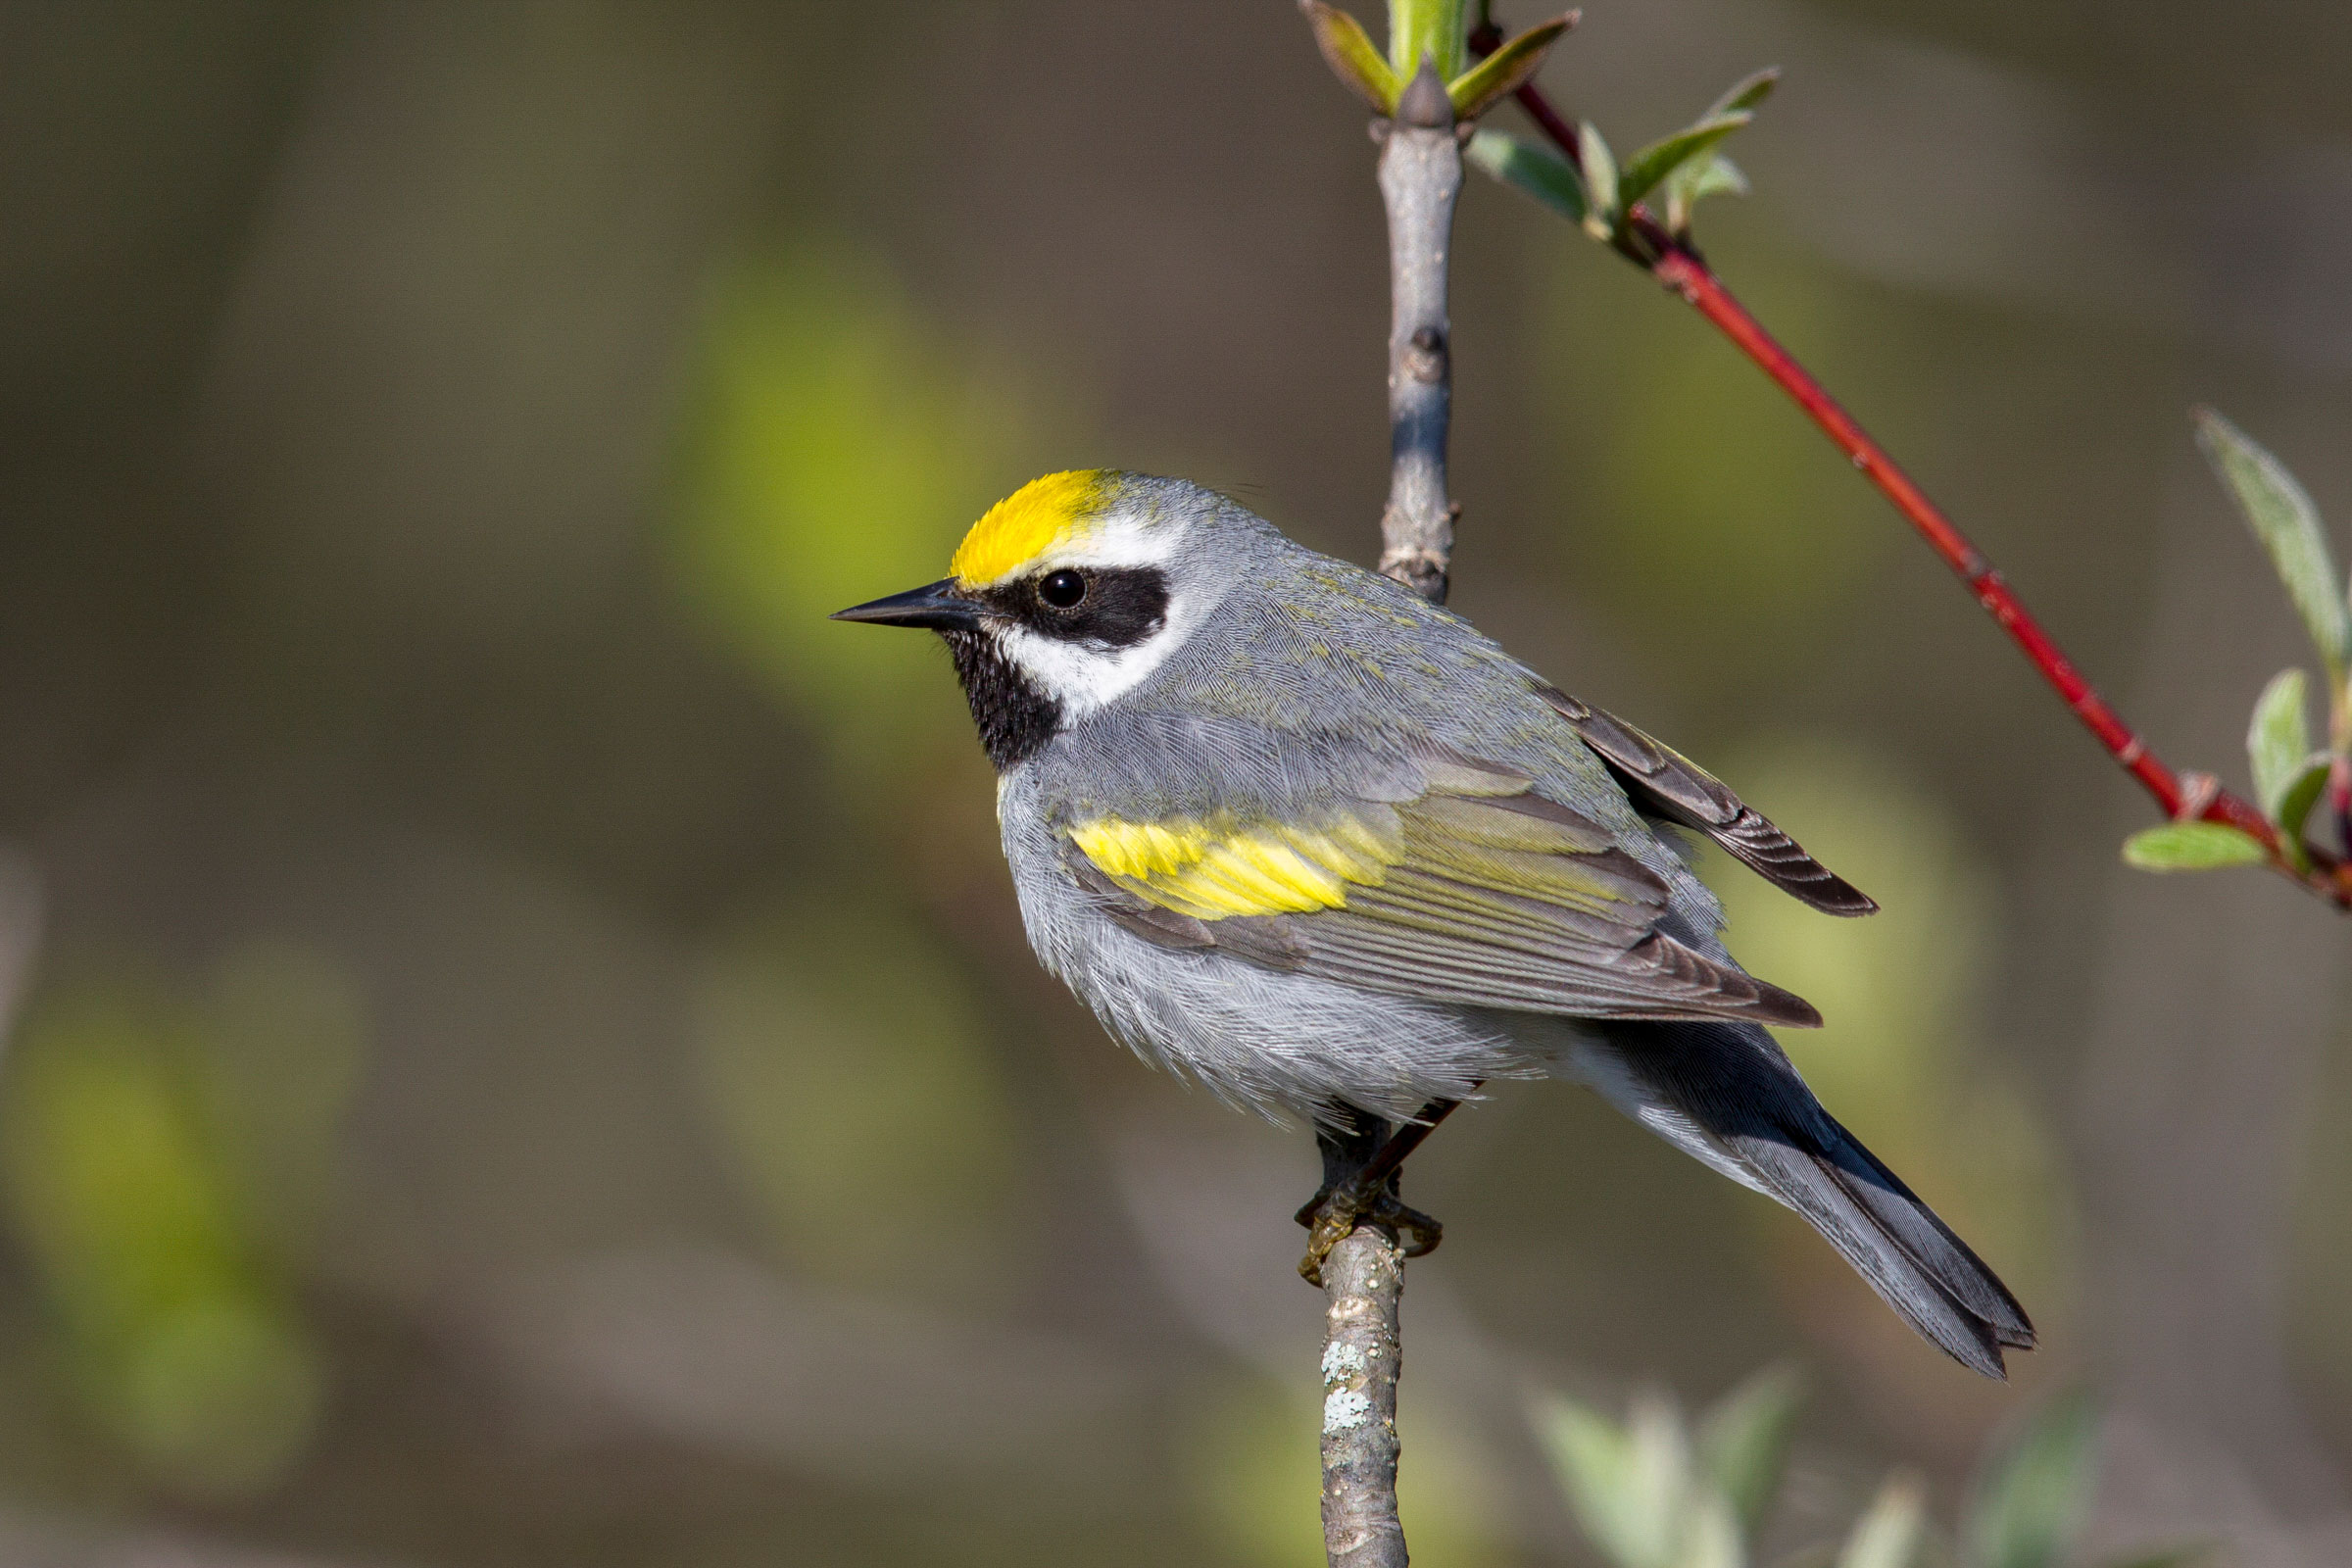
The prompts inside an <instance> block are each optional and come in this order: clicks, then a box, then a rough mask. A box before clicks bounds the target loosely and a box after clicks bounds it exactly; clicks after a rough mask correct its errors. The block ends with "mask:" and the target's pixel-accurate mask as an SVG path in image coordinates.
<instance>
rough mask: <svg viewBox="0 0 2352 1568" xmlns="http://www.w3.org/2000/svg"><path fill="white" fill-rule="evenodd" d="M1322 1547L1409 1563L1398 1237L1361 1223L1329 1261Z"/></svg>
mask: <svg viewBox="0 0 2352 1568" xmlns="http://www.w3.org/2000/svg"><path fill="white" fill-rule="evenodd" d="M1323 1291H1324V1296H1325V1299H1327V1300H1328V1301H1329V1302H1330V1305H1329V1307H1328V1308H1327V1309H1326V1310H1325V1313H1324V1326H1323V1550H1324V1553H1325V1554H1326V1555H1327V1556H1328V1557H1329V1558H1330V1559H1331V1568H1405V1552H1404V1526H1403V1525H1402V1524H1400V1523H1399V1522H1398V1521H1397V1369H1398V1362H1399V1360H1400V1359H1401V1357H1402V1355H1403V1352H1404V1342H1403V1339H1402V1337H1401V1335H1400V1332H1399V1330H1398V1328H1397V1298H1398V1297H1400V1296H1401V1295H1403V1293H1404V1270H1403V1258H1402V1256H1401V1255H1400V1253H1399V1251H1398V1249H1397V1239H1396V1238H1395V1237H1393V1236H1391V1235H1389V1233H1388V1232H1386V1231H1384V1230H1381V1229H1379V1228H1378V1227H1377V1226H1372V1225H1365V1226H1360V1227H1358V1228H1357V1229H1356V1231H1355V1232H1354V1233H1353V1234H1351V1235H1349V1236H1348V1237H1346V1238H1344V1239H1343V1240H1342V1241H1341V1242H1340V1244H1339V1245H1338V1246H1337V1247H1334V1248H1333V1249H1332V1250H1331V1255H1330V1256H1329V1257H1327V1258H1325V1259H1324V1260H1323Z"/></svg>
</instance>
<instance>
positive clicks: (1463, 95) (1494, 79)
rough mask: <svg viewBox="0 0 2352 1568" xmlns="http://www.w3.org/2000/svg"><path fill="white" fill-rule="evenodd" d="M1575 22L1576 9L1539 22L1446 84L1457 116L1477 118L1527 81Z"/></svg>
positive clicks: (1459, 118) (1459, 117)
mask: <svg viewBox="0 0 2352 1568" xmlns="http://www.w3.org/2000/svg"><path fill="white" fill-rule="evenodd" d="M1574 25H1576V13H1575V12H1573V11H1571V12H1569V13H1567V14H1566V15H1564V16H1558V17H1554V18H1552V20H1551V21H1549V22H1541V23H1538V24H1537V25H1534V26H1532V27H1530V28H1528V29H1527V30H1526V31H1525V32H1523V33H1521V34H1519V36H1518V37H1516V38H1513V39H1511V40H1510V41H1509V42H1507V43H1505V44H1503V45H1502V47H1501V48H1499V49H1496V50H1495V52H1494V53H1493V54H1491V55H1489V56H1487V58H1486V59H1484V60H1482V61H1480V62H1479V63H1478V64H1477V65H1476V66H1473V67H1472V68H1471V69H1470V70H1469V71H1468V72H1466V73H1463V74H1462V75H1461V76H1459V77H1457V78H1456V79H1455V80H1454V81H1453V82H1452V83H1451V84H1450V85H1449V86H1447V87H1446V96H1447V97H1449V98H1451V99H1452V100H1453V117H1454V119H1456V120H1476V119H1477V118H1478V117H1479V116H1481V115H1483V114H1485V113H1486V112H1487V111H1488V110H1489V109H1492V108H1493V107H1494V106H1495V104H1496V103H1498V102H1500V101H1501V100H1502V99H1504V98H1506V97H1508V96H1509V95H1510V94H1512V93H1515V92H1517V91H1518V90H1519V89H1520V88H1521V87H1522V86H1524V85H1526V83H1527V78H1528V77H1530V76H1532V75H1534V74H1535V73H1536V72H1537V71H1538V70H1539V69H1540V68H1541V67H1542V66H1543V64H1544V55H1546V54H1547V53H1549V52H1550V50H1551V46H1552V44H1553V42H1554V41H1555V40H1557V39H1558V37H1559V36H1560V34H1561V33H1563V32H1566V31H1567V30H1568V29H1569V28H1570V27H1572V26H1574Z"/></svg>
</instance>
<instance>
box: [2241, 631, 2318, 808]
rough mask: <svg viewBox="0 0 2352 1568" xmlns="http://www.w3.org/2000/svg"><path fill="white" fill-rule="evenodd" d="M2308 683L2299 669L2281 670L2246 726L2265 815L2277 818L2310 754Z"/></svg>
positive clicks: (2256, 788) (2256, 703)
mask: <svg viewBox="0 0 2352 1568" xmlns="http://www.w3.org/2000/svg"><path fill="white" fill-rule="evenodd" d="M2304 690H2305V682H2304V679H2303V672H2302V671H2301V670H2299V669H2282V670H2280V671H2279V672H2278V674H2276V675H2273V676H2272V677H2271V683H2270V684H2269V685H2268V686H2265V687H2264V688H2263V689H2262V695H2261V696H2260V697H2258V698H2256V699H2255V700H2254V719H2253V722H2252V723H2251V724H2249V725H2248V726H2247V727H2246V760H2247V761H2248V762H2249V763H2251V764H2252V766H2253V770H2254V799H2255V800H2257V801H2259V802H2261V803H2262V811H2263V814H2264V815H2265V816H2267V817H2269V818H2270V819H2271V820H2272V821H2274V822H2276V821H2278V809H2279V804H2280V803H2281V802H2282V801H2284V800H2285V798H2286V790H2287V786H2288V785H2290V784H2292V783H2293V782H2294V781H2295V775H2296V774H2297V773H2298V772H2299V771H2300V770H2301V769H2302V766H2303V760H2304V759H2305V758H2307V757H2309V756H2310V755H2311V728H2310V725H2309V723H2308V722H2307V721H2306V719H2305V715H2304V711H2303V699H2304Z"/></svg>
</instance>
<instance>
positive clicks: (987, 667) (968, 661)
mask: <svg viewBox="0 0 2352 1568" xmlns="http://www.w3.org/2000/svg"><path fill="white" fill-rule="evenodd" d="M940 636H941V637H942V638H943V639H944V640H945V641H946V642H947V645H948V653H949V656H950V657H952V658H953V659H954V660H955V661H956V679H957V680H959V681H961V682H963V700H964V701H965V702H966V703H969V704H970V705H971V709H972V722H973V723H974V724H977V725H978V726H979V727H980V745H981V747H982V748H983V749H984V750H986V751H987V753H988V760H990V761H992V762H994V763H995V764H996V765H997V770H998V771H999V772H1002V771H1004V770H1005V768H1008V767H1010V766H1012V765H1013V764H1014V763H1015V762H1018V761H1021V760H1024V759H1026V758H1030V757H1034V756H1035V755H1036V754H1037V751H1038V748H1040V747H1042V746H1044V745H1045V744H1046V742H1048V741H1050V740H1052V739H1053V738H1054V735H1055V734H1056V733H1058V732H1059V731H1060V729H1061V704H1059V703H1057V702H1055V701H1054V699H1053V698H1052V697H1049V696H1047V695H1046V694H1045V693H1044V692H1042V691H1039V690H1038V689H1037V686H1036V684H1035V683H1034V682H1032V681H1031V680H1030V679H1029V677H1028V676H1027V675H1024V674H1023V673H1021V671H1020V669H1019V667H1018V666H1017V665H1015V664H1014V663H1013V662H1012V661H1010V660H1008V659H1006V658H1005V654H1004V651H1003V650H1001V649H999V648H998V647H997V642H996V639H995V638H993V637H991V636H990V635H989V634H988V633H986V632H984V631H944V632H941V633H940Z"/></svg>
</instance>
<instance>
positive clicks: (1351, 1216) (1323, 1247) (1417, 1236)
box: [1298, 1100, 1460, 1285]
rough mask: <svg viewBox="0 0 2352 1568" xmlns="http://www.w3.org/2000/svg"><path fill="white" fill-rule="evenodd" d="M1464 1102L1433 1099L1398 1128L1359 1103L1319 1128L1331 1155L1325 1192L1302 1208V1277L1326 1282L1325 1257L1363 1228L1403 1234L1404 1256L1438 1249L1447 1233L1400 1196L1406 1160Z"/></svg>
mask: <svg viewBox="0 0 2352 1568" xmlns="http://www.w3.org/2000/svg"><path fill="white" fill-rule="evenodd" d="M1459 1103H1460V1102H1459V1101H1453V1100H1433V1101H1431V1102H1430V1103H1428V1104H1426V1105H1424V1106H1422V1107H1421V1114H1420V1115H1419V1116H1417V1117H1415V1118H1414V1119H1413V1120H1411V1121H1408V1122H1405V1123H1403V1124H1402V1125H1400V1126H1398V1127H1396V1128H1394V1129H1392V1128H1391V1127H1390V1126H1389V1124H1388V1123H1387V1122H1385V1121H1383V1120H1381V1119H1380V1118H1379V1117H1378V1116H1374V1115H1371V1114H1369V1113H1368V1112H1365V1111H1361V1110H1358V1109H1356V1108H1355V1107H1354V1106H1352V1105H1343V1106H1340V1107H1339V1115H1338V1118H1337V1119H1336V1121H1335V1122H1334V1123H1333V1124H1332V1125H1329V1126H1323V1125H1318V1126H1317V1127H1316V1129H1315V1146H1316V1147H1317V1148H1318V1149H1320V1150H1321V1151H1322V1152H1323V1186H1322V1188H1321V1189H1320V1190H1319V1191H1317V1192H1316V1194H1315V1196H1314V1197H1312V1198H1310V1199H1308V1200H1307V1201H1306V1205H1305V1206H1304V1207H1302V1208H1301V1209H1299V1213H1298V1220H1299V1224H1301V1225H1303V1226H1305V1227H1306V1233H1307V1244H1306V1256H1305V1257H1303V1258H1301V1259H1299V1274H1300V1276H1301V1277H1303V1278H1304V1279H1305V1280H1306V1282H1307V1283H1308V1284H1309V1285H1321V1284H1322V1283H1323V1259H1324V1258H1326V1257H1328V1256H1330V1255H1331V1250H1332V1249H1333V1248H1335V1247H1337V1246H1339V1245H1340V1242H1341V1240H1342V1239H1343V1238H1344V1237H1346V1236H1347V1235H1348V1232H1350V1231H1352V1230H1354V1229H1355V1228H1356V1226H1358V1225H1378V1226H1381V1227H1382V1228H1384V1229H1387V1230H1391V1231H1397V1232H1402V1233H1403V1234H1404V1235H1405V1236H1406V1237H1408V1238H1409V1239H1408V1240H1407V1241H1406V1242H1405V1244H1404V1255H1405V1256H1407V1257H1419V1256H1421V1255H1422V1254H1423V1253H1424V1252H1433V1251H1436V1250H1437V1247H1438V1243H1439V1242H1440V1241H1441V1240H1443V1239H1444V1237H1445V1234H1446V1228H1445V1227H1444V1226H1442V1225H1440V1224H1439V1223H1438V1222H1437V1221H1436V1220H1435V1219H1433V1218H1431V1217H1430V1216H1429V1215H1427V1214H1424V1213H1422V1212H1421V1211H1420V1210H1419V1209H1417V1208H1407V1207H1405V1205H1404V1202H1403V1200H1402V1199H1401V1198H1399V1197H1398V1191H1399V1181H1398V1178H1399V1176H1400V1174H1401V1172H1402V1169H1403V1166H1404V1156H1405V1155H1407V1154H1409V1153H1411V1152H1413V1151H1414V1150H1416V1149H1418V1148H1420V1147H1421V1140H1422V1139H1424V1138H1427V1137H1428V1136H1429V1135H1430V1134H1431V1133H1432V1132H1433V1131H1435V1130H1436V1128H1437V1125H1438V1123H1440V1122H1442V1121H1444V1120H1445V1119H1446V1114H1447V1112H1449V1111H1451V1110H1452V1109H1453V1107H1454V1106H1455V1105H1457V1104H1459Z"/></svg>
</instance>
